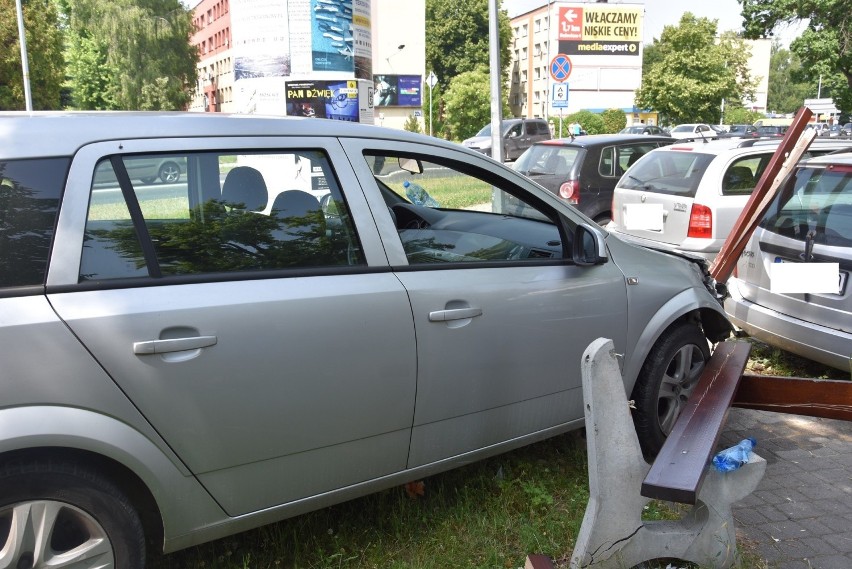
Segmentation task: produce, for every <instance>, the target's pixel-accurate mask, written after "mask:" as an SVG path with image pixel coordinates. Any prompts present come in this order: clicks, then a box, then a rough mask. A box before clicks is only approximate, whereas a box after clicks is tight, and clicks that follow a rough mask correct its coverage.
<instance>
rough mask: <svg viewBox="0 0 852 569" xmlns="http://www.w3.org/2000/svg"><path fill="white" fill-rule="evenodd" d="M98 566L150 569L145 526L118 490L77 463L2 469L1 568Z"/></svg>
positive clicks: (41, 463) (42, 463) (35, 463)
mask: <svg viewBox="0 0 852 569" xmlns="http://www.w3.org/2000/svg"><path fill="white" fill-rule="evenodd" d="M84 560H85V561H84ZM95 566H97V567H104V568H107V567H109V568H122V569H123V568H128V569H143V568H144V567H145V541H144V533H143V530H142V523H141V521H140V519H139V516H138V515H137V513H136V511H135V510H134V508H133V506H132V505H131V504H130V501H129V500H128V499H127V497H126V496H125V495H124V494H123V493H122V492H121V491H120V490H119V489H118V487H116V486H115V485H114V484H112V483H111V482H110V481H108V480H107V479H105V478H103V477H101V476H100V475H98V474H97V473H95V472H93V471H91V470H89V469H87V468H85V467H83V466H81V465H79V464H75V463H71V462H53V461H49V460H34V461H27V462H13V463H9V464H6V465H2V466H0V567H68V568H70V567H95Z"/></svg>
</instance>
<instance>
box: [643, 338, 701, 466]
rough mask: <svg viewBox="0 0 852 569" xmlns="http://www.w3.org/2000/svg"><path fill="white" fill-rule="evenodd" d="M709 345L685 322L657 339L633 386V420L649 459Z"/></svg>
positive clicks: (693, 381) (672, 420)
mask: <svg viewBox="0 0 852 569" xmlns="http://www.w3.org/2000/svg"><path fill="white" fill-rule="evenodd" d="M709 359H710V346H709V344H708V343H707V338H705V337H704V334H703V333H702V332H701V329H700V328H699V327H698V325H697V324H694V323H692V322H683V323H681V324H678V325H676V326H675V327H673V328H671V329H670V330H668V331H667V332H666V333H665V334H664V335H663V336H661V337H660V339H659V340H657V343H656V344H654V347H653V348H651V352H650V353H649V354H648V358H647V359H646V360H645V363H644V364H643V365H642V371H640V372H639V378H638V379H637V380H636V385H635V386H634V387H633V395H632V398H633V401H634V405H635V409H634V410H633V422H634V424H635V425H636V434H637V435H638V437H639V445H640V446H641V447H642V453H643V454H644V455H645V457H646V458H649V459H650V458H653V457H655V456H657V453H659V452H660V449H661V448H662V446H663V442H665V440H666V436H668V434H669V433H670V432H671V430H672V427H673V426H674V423H675V420H676V419H677V418H678V417H679V416H680V414H681V411H683V408H684V404H685V403H686V401H687V399H688V398H689V395H690V394H691V393H692V390H693V389H694V388H695V384H696V383H697V382H698V378H699V377H701V372H702V371H704V366H705V365H707V360H709Z"/></svg>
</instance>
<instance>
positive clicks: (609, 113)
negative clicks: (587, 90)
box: [601, 109, 627, 133]
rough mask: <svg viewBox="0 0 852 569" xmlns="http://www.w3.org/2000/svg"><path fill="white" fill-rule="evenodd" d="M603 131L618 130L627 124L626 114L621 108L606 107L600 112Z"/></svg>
mask: <svg viewBox="0 0 852 569" xmlns="http://www.w3.org/2000/svg"><path fill="white" fill-rule="evenodd" d="M601 118H602V119H603V122H604V132H610V133H611V132H618V131H619V130H621V129H623V128H624V127H625V126H627V115H625V114H624V111H622V110H621V109H607V110H605V111H604V112H603V113H601Z"/></svg>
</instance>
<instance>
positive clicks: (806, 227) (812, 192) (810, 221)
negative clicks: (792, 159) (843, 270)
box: [760, 166, 852, 247]
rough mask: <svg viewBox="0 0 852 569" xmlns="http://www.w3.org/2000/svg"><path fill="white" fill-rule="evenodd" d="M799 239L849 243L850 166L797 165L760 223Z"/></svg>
mask: <svg viewBox="0 0 852 569" xmlns="http://www.w3.org/2000/svg"><path fill="white" fill-rule="evenodd" d="M760 226H761V227H763V228H764V229H766V230H768V231H771V232H773V233H777V234H779V235H782V236H784V237H789V238H791V239H795V240H798V241H802V242H803V243H804V242H805V241H806V240H807V239H808V238H809V237H808V235H809V234H810V239H813V242H814V243H820V244H823V245H830V246H837V247H852V168H850V167H848V166H838V167H829V168H800V169H799V170H798V172H796V176H795V177H793V178H791V179H790V180H789V181H788V182H787V184H786V185H785V186H784V188H782V190H781V191H780V192H779V193H778V195H777V196H776V198H775V200H774V201H773V203H772V205H771V206H770V208H769V211H768V212H767V213H766V215H765V216H764V218H763V220H762V221H761V223H760Z"/></svg>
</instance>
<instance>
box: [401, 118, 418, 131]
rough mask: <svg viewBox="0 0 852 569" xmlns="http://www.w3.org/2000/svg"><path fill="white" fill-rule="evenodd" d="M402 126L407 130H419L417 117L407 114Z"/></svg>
mask: <svg viewBox="0 0 852 569" xmlns="http://www.w3.org/2000/svg"><path fill="white" fill-rule="evenodd" d="M402 128H404V129H405V130H407V131H408V132H418V133H419V132H421V130H420V121H419V120H417V117H415V116H414V115H408V118H407V119H406V120H405V124H404V125H402Z"/></svg>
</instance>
